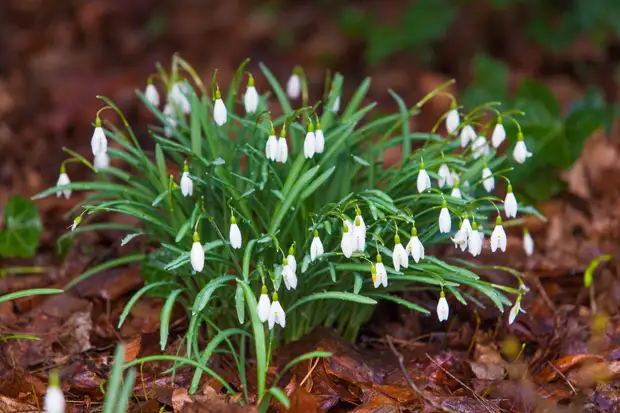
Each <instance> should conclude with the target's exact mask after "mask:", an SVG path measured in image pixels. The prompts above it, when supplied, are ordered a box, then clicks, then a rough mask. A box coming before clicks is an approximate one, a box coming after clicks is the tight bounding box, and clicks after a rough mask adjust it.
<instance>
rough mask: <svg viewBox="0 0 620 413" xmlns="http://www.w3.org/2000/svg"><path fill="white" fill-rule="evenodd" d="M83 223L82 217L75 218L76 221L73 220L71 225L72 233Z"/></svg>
mask: <svg viewBox="0 0 620 413" xmlns="http://www.w3.org/2000/svg"><path fill="white" fill-rule="evenodd" d="M81 222H82V216H81V215H78V216H77V217H75V219H74V220H73V224H71V232H73V231H75V229H76V228H77V227H78V225H80V223H81Z"/></svg>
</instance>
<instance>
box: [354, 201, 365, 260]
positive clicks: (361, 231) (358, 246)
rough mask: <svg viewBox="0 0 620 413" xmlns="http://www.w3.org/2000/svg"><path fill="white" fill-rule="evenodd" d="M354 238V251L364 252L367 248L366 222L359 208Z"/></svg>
mask: <svg viewBox="0 0 620 413" xmlns="http://www.w3.org/2000/svg"><path fill="white" fill-rule="evenodd" d="M353 238H354V239H353V251H358V252H364V250H365V249H366V224H365V223H364V218H363V217H362V215H361V211H360V210H359V209H358V210H357V215H356V216H355V222H354V225H353Z"/></svg>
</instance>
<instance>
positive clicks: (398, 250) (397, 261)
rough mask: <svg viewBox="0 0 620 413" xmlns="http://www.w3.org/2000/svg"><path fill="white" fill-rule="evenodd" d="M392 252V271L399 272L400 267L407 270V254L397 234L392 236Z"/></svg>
mask: <svg viewBox="0 0 620 413" xmlns="http://www.w3.org/2000/svg"><path fill="white" fill-rule="evenodd" d="M394 244H395V245H394V251H392V264H394V269H395V270H396V271H400V267H401V266H402V267H403V268H408V267H409V254H408V253H407V250H405V247H403V244H401V243H400V237H399V236H398V234H396V235H395V236H394Z"/></svg>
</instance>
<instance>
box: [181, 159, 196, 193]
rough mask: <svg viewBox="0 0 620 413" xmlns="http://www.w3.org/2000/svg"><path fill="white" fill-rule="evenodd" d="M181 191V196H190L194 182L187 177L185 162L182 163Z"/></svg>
mask: <svg viewBox="0 0 620 413" xmlns="http://www.w3.org/2000/svg"><path fill="white" fill-rule="evenodd" d="M181 193H182V194H183V196H192V195H193V194H194V183H193V182H192V179H191V178H190V177H189V168H188V167H187V162H186V163H185V165H183V174H182V175H181Z"/></svg>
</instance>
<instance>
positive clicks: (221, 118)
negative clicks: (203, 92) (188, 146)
mask: <svg viewBox="0 0 620 413" xmlns="http://www.w3.org/2000/svg"><path fill="white" fill-rule="evenodd" d="M227 116H228V112H227V111H226V105H224V101H223V100H222V95H221V93H220V90H219V89H218V90H216V91H215V103H213V119H215V123H217V125H218V126H222V125H223V124H225V123H226V118H227Z"/></svg>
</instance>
